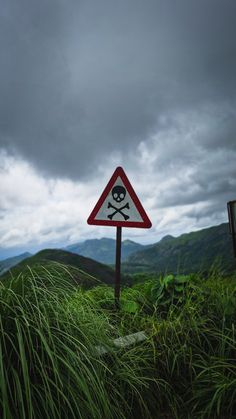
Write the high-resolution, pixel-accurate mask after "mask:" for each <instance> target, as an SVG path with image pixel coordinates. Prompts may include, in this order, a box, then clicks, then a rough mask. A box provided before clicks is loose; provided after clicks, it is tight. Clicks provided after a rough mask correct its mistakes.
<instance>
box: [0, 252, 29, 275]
mask: <svg viewBox="0 0 236 419" xmlns="http://www.w3.org/2000/svg"><path fill="white" fill-rule="evenodd" d="M30 256H31V253H29V252H25V253H22V254H21V255H18V256H14V257H11V258H7V259H4V260H1V261H0V275H2V274H3V273H4V272H6V271H8V270H9V269H10V268H12V267H13V266H15V265H17V264H18V263H20V262H21V261H22V260H24V259H26V258H28V257H30Z"/></svg>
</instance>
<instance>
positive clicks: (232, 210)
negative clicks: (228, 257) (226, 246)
mask: <svg viewBox="0 0 236 419" xmlns="http://www.w3.org/2000/svg"><path fill="white" fill-rule="evenodd" d="M227 208H228V216H229V231H230V234H231V235H232V241H233V250H234V256H235V257H236V201H229V202H228V203H227Z"/></svg>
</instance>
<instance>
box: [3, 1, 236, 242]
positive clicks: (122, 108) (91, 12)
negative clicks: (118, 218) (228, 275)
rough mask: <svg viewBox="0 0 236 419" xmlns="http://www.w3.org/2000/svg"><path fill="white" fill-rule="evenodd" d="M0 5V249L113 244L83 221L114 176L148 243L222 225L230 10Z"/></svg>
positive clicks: (230, 4) (231, 127)
mask: <svg viewBox="0 0 236 419" xmlns="http://www.w3.org/2000/svg"><path fill="white" fill-rule="evenodd" d="M0 3H1V7H0V51H1V57H2V59H1V66H0V93H1V101H0V149H1V150H2V153H1V155H0V160H1V171H0V181H1V220H2V221H1V230H2V231H1V232H2V239H1V240H2V242H1V246H2V247H4V246H10V245H12V246H13V245H20V243H21V241H22V240H23V242H25V243H26V242H27V243H31V242H34V241H35V240H37V241H38V242H40V243H44V242H47V243H49V242H56V241H57V240H59V241H67V240H69V241H71V240H73V239H77V238H79V237H82V238H85V237H87V235H92V234H97V235H101V234H103V235H109V234H111V233H110V232H109V233H106V231H105V230H103V229H100V230H99V229H98V228H96V233H95V230H93V229H92V230H91V227H90V230H88V227H87V226H86V223H85V221H84V220H86V218H87V215H88V214H87V213H88V211H89V210H90V207H91V205H93V203H95V202H94V198H95V197H96V196H97V197H98V196H99V193H100V191H101V190H102V189H103V187H104V186H105V183H106V181H107V180H108V179H109V177H110V176H111V174H112V172H113V170H114V169H115V167H116V166H118V165H124V168H125V169H126V170H127V173H128V175H130V177H131V180H132V181H133V182H134V184H135V185H134V186H136V188H135V189H137V192H138V194H139V195H140V197H141V198H142V199H143V200H144V204H145V205H146V207H147V210H148V211H150V213H151V214H150V216H151V217H152V218H153V224H154V228H153V230H152V233H149V234H151V235H149V238H150V241H151V240H152V239H153V241H154V240H155V238H156V239H158V238H160V236H161V235H163V234H165V233H171V232H172V233H176V234H177V233H180V232H182V231H186V230H188V231H189V230H190V229H196V228H198V227H199V228H201V227H204V226H207V225H211V224H214V223H217V222H221V221H225V220H226V214H225V204H226V202H227V200H229V199H235V195H234V193H235V174H236V173H235V171H236V170H235V163H234V162H235V157H236V156H235V154H236V141H235V134H236V122H235V121H236V119H235V109H236V107H235V105H236V81H235V74H236V43H235V39H236V26H235V16H236V3H235V1H234V0H225V1H224V2H222V0H199V1H197V2H196V1H194V0H179V1H178V2H174V1H170V0H166V1H161V0H160V1H159V0H155V1H154V0H148V1H146V2H143V1H141V0H138V1H137V0H135V1H134V0H128V1H127V0H126V1H125V0H121V1H119V2H117V1H113V0H101V1H99V2H95V1H91V0H88V1H82V0H81V1H74V0H68V1H67V2H65V1H63V0H59V1H58V0H57V1H56V0H52V1H50V2H48V1H46V0H42V1H40V2H38V1H36V0H31V1H29V0H22V1H21V2H20V3H19V2H18V1H17V0H0ZM76 225H79V226H80V227H79V229H78V231H79V233H78V236H77V235H76V237H74V236H73V234H74V233H73V232H72V231H75V226H76ZM136 234H137V237H138V238H139V235H140V234H141V233H140V232H139V231H136V232H135V231H132V232H131V235H136ZM142 234H143V233H142ZM22 237H23V239H22ZM36 237H37V239H36ZM141 239H142V238H141Z"/></svg>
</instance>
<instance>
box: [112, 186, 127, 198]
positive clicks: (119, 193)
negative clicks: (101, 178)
mask: <svg viewBox="0 0 236 419" xmlns="http://www.w3.org/2000/svg"><path fill="white" fill-rule="evenodd" d="M111 193H112V197H113V199H114V201H116V202H121V201H123V200H124V199H125V195H126V189H125V188H124V187H123V186H119V185H117V186H114V188H113V189H112V192H111Z"/></svg>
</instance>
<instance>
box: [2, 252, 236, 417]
mask: <svg viewBox="0 0 236 419" xmlns="http://www.w3.org/2000/svg"><path fill="white" fill-rule="evenodd" d="M60 262H61V261H60ZM21 266H22V265H21ZM80 277H81V280H79V279H78V278H80ZM75 278H77V280H75ZM78 284H79V285H78ZM94 285H97V282H96V279H95V278H94V277H91V276H90V275H88V274H86V273H85V272H84V277H83V276H82V272H81V271H80V270H78V268H76V267H75V266H73V267H70V268H68V266H67V267H66V266H64V265H63V264H61V263H58V262H51V261H50V260H49V259H48V260H47V262H45V259H44V262H43V264H40V263H39V261H38V260H37V261H35V264H34V265H33V264H32V265H31V266H30V267H27V266H26V265H24V266H23V272H22V273H19V272H18V271H15V274H14V271H12V275H11V276H10V275H8V276H5V277H4V279H3V281H2V282H1V283H0V328H1V332H0V410H1V411H0V417H1V418H3V419H15V418H17V419H23V418H24V419H28V418H29V419H31V418H32V419H33V418H34V419H39V418H40V419H41V418H42V417H45V418H48V419H49V418H50V419H58V418H63V419H67V418H68V419H69V418H75V419H77V418H81V419H85V418H89V419H90V418H92V419H93V418H94V419H100V418H106V419H113V418H115V419H116V418H117V419H120V418H121V419H122V418H123V419H132V418H141V419H142V418H143V419H146V418H150V419H156V418H162V419H166V418H168V419H172V418H173V419H174V418H175V419H186V418H187V419H198V418H203V419H204V418H210V419H217V418H220V419H235V417H236V365H235V359H236V342H235V340H236V337H235V320H236V298H235V297H236V278H235V277H234V276H233V275H232V276H231V277H228V278H226V277H221V276H220V274H219V273H216V272H215V271H213V270H212V272H211V274H209V275H208V277H207V278H203V277H201V275H199V274H193V275H173V274H172V275H166V276H160V277H159V276H158V277H157V276H155V275H152V276H151V275H147V274H146V275H145V274H136V275H134V276H133V286H132V287H123V289H122V293H121V308H120V310H119V311H117V310H116V309H115V307H114V295H113V288H112V287H111V286H109V285H105V284H102V283H101V282H99V285H98V286H94ZM141 330H144V331H145V334H146V335H147V336H148V339H147V340H146V341H144V342H140V343H138V344H136V345H131V346H130V347H128V348H125V349H122V348H117V347H114V345H113V340H114V339H115V338H117V337H121V336H125V335H128V334H130V333H135V332H138V331H141ZM101 346H103V347H105V348H106V349H107V350H108V352H107V353H106V354H104V355H102V356H101V355H99V351H98V349H97V348H98V347H101Z"/></svg>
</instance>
